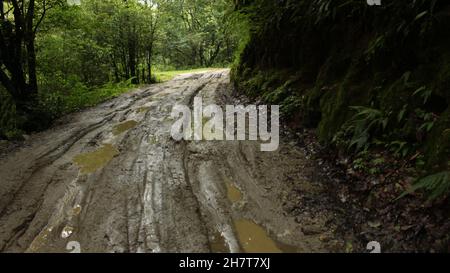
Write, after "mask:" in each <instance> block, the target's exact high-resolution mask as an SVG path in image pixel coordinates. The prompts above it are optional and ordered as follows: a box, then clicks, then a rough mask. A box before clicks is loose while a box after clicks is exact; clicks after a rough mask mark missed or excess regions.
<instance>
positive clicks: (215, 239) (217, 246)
mask: <svg viewBox="0 0 450 273" xmlns="http://www.w3.org/2000/svg"><path fill="white" fill-rule="evenodd" d="M209 246H210V248H211V252H212V253H229V252H230V250H229V249H228V246H227V243H226V242H225V238H223V236H222V234H221V233H220V232H218V231H216V232H215V233H214V235H213V236H211V238H210V241H209Z"/></svg>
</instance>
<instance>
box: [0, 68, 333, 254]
mask: <svg viewBox="0 0 450 273" xmlns="http://www.w3.org/2000/svg"><path fill="white" fill-rule="evenodd" d="M231 89H232V88H231V86H230V83H229V72H228V71H227V70H223V71H216V72H208V73H196V74H189V75H183V76H179V77H177V78H175V79H174V80H172V81H170V82H167V83H164V84H158V85H154V86H151V87H150V88H146V89H142V90H137V91H134V92H132V93H130V94H126V95H124V96H121V97H118V98H116V99H113V100H111V101H109V102H105V103H103V104H101V105H99V106H96V107H93V108H90V109H87V110H85V111H82V112H79V113H75V114H72V115H69V116H68V117H65V118H63V119H62V120H61V121H60V122H59V123H60V125H57V126H56V127H55V128H53V129H51V130H49V131H47V132H42V133H39V134H36V135H34V136H32V137H31V138H30V139H29V140H28V141H27V142H26V144H25V145H23V146H22V147H20V148H17V149H15V150H13V151H12V152H11V153H9V154H7V155H5V156H4V157H2V158H1V161H0V174H1V177H2V181H0V196H1V197H2V199H1V201H0V202H1V203H0V209H1V210H0V250H1V251H2V252H24V251H29V252H66V250H65V246H66V244H67V242H69V241H77V242H79V243H80V245H81V250H82V252H240V251H273V252H278V251H290V252H292V251H323V250H324V249H326V246H325V245H324V244H322V243H320V242H319V241H318V240H317V237H318V235H317V236H306V235H305V234H303V233H302V232H301V224H298V223H296V222H295V221H294V219H293V218H292V217H289V216H288V215H286V213H285V212H284V211H283V204H282V202H281V201H280V197H283V196H286V192H289V191H291V190H292V185H291V184H289V183H288V180H289V179H288V176H293V177H294V179H297V180H299V181H300V180H301V181H300V182H301V183H309V182H308V181H306V180H305V179H304V178H303V177H302V175H301V174H298V172H299V171H298V170H299V169H302V168H307V167H306V166H307V165H308V164H306V163H305V162H304V161H305V158H302V156H301V152H299V151H298V149H297V148H295V147H293V146H292V145H288V144H286V143H282V144H281V148H280V151H279V152H276V153H273V154H270V153H269V154H264V153H261V152H259V143H257V142H256V143H255V142H249V141H241V142H238V141H219V142H215V141H193V142H187V141H179V142H177V141H174V140H173V139H172V138H171V137H170V128H171V126H172V123H173V121H174V120H173V119H172V118H171V117H170V113H171V110H172V107H173V106H174V105H175V104H185V105H189V106H190V107H192V104H193V100H194V97H196V96H202V98H203V100H204V103H205V104H210V103H211V104H212V103H216V104H219V105H224V104H225V103H227V102H229V101H228V100H229V98H230V94H231ZM295 153H298V154H300V156H299V158H297V157H298V154H295ZM75 159H76V160H75ZM83 166H84V167H86V166H87V167H86V168H84V167H83ZM83 170H84V171H83ZM274 185H276V186H274ZM269 187H272V188H271V189H270V190H268V188H269ZM233 195H234V196H235V197H233ZM236 196H237V197H236ZM251 240H253V242H252V241H251ZM255 243H256V244H255Z"/></svg>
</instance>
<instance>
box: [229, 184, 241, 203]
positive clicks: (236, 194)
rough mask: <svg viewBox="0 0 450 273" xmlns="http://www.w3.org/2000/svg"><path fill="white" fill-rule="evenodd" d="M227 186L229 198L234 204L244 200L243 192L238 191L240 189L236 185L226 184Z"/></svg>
mask: <svg viewBox="0 0 450 273" xmlns="http://www.w3.org/2000/svg"><path fill="white" fill-rule="evenodd" d="M226 185H227V197H228V200H230V201H231V202H233V203H236V202H239V201H241V200H242V193H241V191H240V190H239V189H238V187H236V186H235V185H234V184H232V183H230V182H229V183H226Z"/></svg>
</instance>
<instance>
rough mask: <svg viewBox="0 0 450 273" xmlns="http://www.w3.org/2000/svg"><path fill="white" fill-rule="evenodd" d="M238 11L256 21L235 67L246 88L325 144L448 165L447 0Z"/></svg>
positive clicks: (297, 4) (330, 0) (279, 4)
mask: <svg viewBox="0 0 450 273" xmlns="http://www.w3.org/2000/svg"><path fill="white" fill-rule="evenodd" d="M236 9H237V10H238V12H239V13H240V14H242V15H243V16H245V17H246V18H247V20H248V23H247V24H248V25H250V26H251V35H250V39H249V41H248V42H247V43H246V44H245V47H244V48H243V50H242V52H241V56H240V57H241V58H240V62H239V63H238V64H237V65H236V66H235V67H234V69H233V78H234V81H235V83H236V85H237V87H238V88H239V89H240V90H243V91H245V92H246V93H247V94H249V95H252V96H260V97H262V98H263V99H264V100H265V101H267V102H270V103H277V104H280V105H281V109H282V110H283V113H284V115H285V116H286V117H287V118H290V119H291V120H293V121H295V122H297V123H301V124H302V125H303V126H309V127H317V128H318V134H319V136H320V138H321V140H322V141H323V142H325V143H328V144H334V145H336V146H337V147H339V148H341V149H346V150H348V151H351V152H358V151H361V150H363V151H364V150H368V149H388V150H390V151H392V153H393V154H394V155H396V156H399V157H406V158H414V159H415V160H416V161H417V163H418V164H417V165H418V166H419V165H420V167H419V169H422V170H424V171H425V172H426V173H428V174H432V173H436V172H440V171H445V170H449V168H450V161H449V159H450V129H449V128H450V107H449V103H450V91H449V88H450V66H449V64H450V51H449V48H450V28H449V26H450V13H449V10H450V3H448V1H439V0H435V1H426V0H417V1H407V0H401V1H382V5H381V6H379V7H376V6H369V5H367V3H366V1H347V0H308V1H306V0H305V1H302V0H300V1H298V0H285V1H272V0H253V1H249V0H240V1H237V3H236ZM430 180H433V181H434V179H433V176H432V177H431V178H428V179H426V180H423V181H428V182H429V181H430ZM439 181H440V182H439V183H441V184H442V183H447V185H450V181H449V180H448V176H439ZM439 183H434V182H433V183H431V184H433V185H437V184H439ZM425 184H427V183H425ZM419 185H420V184H419ZM428 185H430V183H428ZM422 186H423V185H422ZM439 189H441V190H442V189H448V187H443V186H442V187H440V188H439ZM430 190H432V189H430ZM441 190H439V191H441Z"/></svg>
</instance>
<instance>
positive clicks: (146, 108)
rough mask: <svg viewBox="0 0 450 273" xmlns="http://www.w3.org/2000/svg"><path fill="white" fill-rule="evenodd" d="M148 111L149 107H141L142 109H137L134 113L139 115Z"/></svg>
mask: <svg viewBox="0 0 450 273" xmlns="http://www.w3.org/2000/svg"><path fill="white" fill-rule="evenodd" d="M148 110H150V107H149V106H143V107H139V108H137V109H136V113H138V114H140V113H146V112H148Z"/></svg>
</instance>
